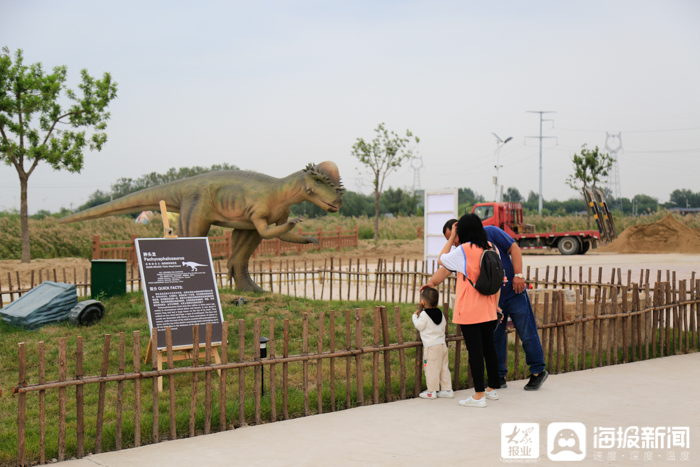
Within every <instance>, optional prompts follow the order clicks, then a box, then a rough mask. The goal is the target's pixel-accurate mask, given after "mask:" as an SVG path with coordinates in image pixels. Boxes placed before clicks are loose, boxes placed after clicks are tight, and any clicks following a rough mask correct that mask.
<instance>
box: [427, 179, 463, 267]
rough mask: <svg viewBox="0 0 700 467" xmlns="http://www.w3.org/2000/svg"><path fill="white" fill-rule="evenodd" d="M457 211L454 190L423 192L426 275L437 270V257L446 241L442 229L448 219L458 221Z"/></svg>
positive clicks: (456, 199)
mask: <svg viewBox="0 0 700 467" xmlns="http://www.w3.org/2000/svg"><path fill="white" fill-rule="evenodd" d="M458 209H459V203H458V191H457V189H456V188H454V189H446V190H432V191H429V190H426V191H425V211H424V213H425V215H424V218H423V219H424V220H423V222H424V226H423V232H424V234H423V235H424V238H423V258H424V259H425V261H426V265H427V272H428V273H432V272H434V271H435V270H436V269H437V259H438V255H439V254H440V251H441V250H442V247H443V246H445V242H446V240H445V236H444V235H443V234H442V227H443V226H444V225H445V222H447V221H448V220H450V219H459V214H458V212H457V211H458Z"/></svg>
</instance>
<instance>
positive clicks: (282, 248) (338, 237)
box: [92, 226, 359, 264]
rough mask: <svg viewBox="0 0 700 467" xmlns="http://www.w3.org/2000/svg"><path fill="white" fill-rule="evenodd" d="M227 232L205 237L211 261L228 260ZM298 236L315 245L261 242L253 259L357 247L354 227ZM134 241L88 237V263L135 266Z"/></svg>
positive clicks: (320, 230)
mask: <svg viewBox="0 0 700 467" xmlns="http://www.w3.org/2000/svg"><path fill="white" fill-rule="evenodd" d="M231 232H232V231H229V232H227V233H226V235H222V236H218V237H209V247H210V249H211V256H212V258H228V257H229V256H231ZM298 234H299V235H304V236H306V237H314V238H316V239H317V240H318V244H316V245H315V244H313V243H306V244H301V243H289V242H284V241H282V240H280V239H279V238H273V239H269V240H263V241H262V242H261V243H260V245H259V246H258V248H257V249H256V250H255V252H254V253H253V258H257V257H258V256H259V255H275V256H280V255H281V254H282V253H289V252H297V254H301V253H302V252H303V251H309V250H317V251H321V250H323V249H328V248H335V249H336V250H337V251H340V250H341V249H342V248H346V247H354V248H357V246H358V245H359V236H358V232H357V226H355V228H354V229H352V230H341V229H340V227H338V228H337V230H335V231H328V232H324V231H323V230H322V229H320V228H319V229H318V231H316V232H307V233H304V232H302V230H301V228H299V229H298ZM136 238H138V236H136V235H132V236H131V239H130V240H113V241H107V242H105V241H102V240H100V236H99V235H93V237H92V259H125V260H126V261H127V262H128V263H132V264H135V263H136V246H135V245H136V244H135V242H134V240H135V239H136Z"/></svg>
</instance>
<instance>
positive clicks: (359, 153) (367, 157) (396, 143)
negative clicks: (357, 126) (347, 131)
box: [352, 123, 420, 244]
mask: <svg viewBox="0 0 700 467" xmlns="http://www.w3.org/2000/svg"><path fill="white" fill-rule="evenodd" d="M374 132H375V133H376V134H377V135H376V136H375V138H374V139H373V140H372V141H369V142H367V141H365V140H364V139H362V138H357V141H356V142H355V144H354V145H353V146H352V155H353V156H355V157H356V158H357V160H359V161H360V162H361V163H362V164H363V165H364V166H366V167H367V168H368V169H369V170H370V171H371V172H372V174H373V176H374V180H373V186H374V243H375V244H376V243H377V241H378V240H379V197H380V196H381V194H382V190H383V189H384V182H385V181H386V177H387V176H388V175H389V174H390V173H392V172H394V171H395V170H397V169H398V168H399V167H401V165H402V164H403V163H405V162H407V161H409V160H411V159H412V158H413V148H411V147H409V146H408V145H409V144H410V143H411V141H412V140H413V141H415V143H416V144H418V143H419V142H420V139H419V138H418V137H417V136H414V135H413V133H411V131H410V130H406V136H404V137H401V136H399V135H397V134H396V133H394V132H393V131H389V130H387V129H386V128H385V127H384V123H380V124H379V125H378V126H377V128H375V129H374Z"/></svg>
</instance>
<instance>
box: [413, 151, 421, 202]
mask: <svg viewBox="0 0 700 467" xmlns="http://www.w3.org/2000/svg"><path fill="white" fill-rule="evenodd" d="M411 168H412V169H413V192H414V193H415V192H416V190H420V171H421V170H422V169H423V156H416V157H414V158H413V159H412V160H411Z"/></svg>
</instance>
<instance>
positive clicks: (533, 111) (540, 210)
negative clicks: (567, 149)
mask: <svg viewBox="0 0 700 467" xmlns="http://www.w3.org/2000/svg"><path fill="white" fill-rule="evenodd" d="M527 113H532V114H540V136H526V137H525V138H537V139H539V140H540V199H539V209H538V211H539V213H540V214H542V140H543V139H545V138H555V139H556V136H542V123H543V122H553V121H554V120H552V119H551V118H542V116H543V115H544V114H552V113H556V112H555V111H553V110H528V111H527ZM558 141H559V140H558V139H557V142H558Z"/></svg>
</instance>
